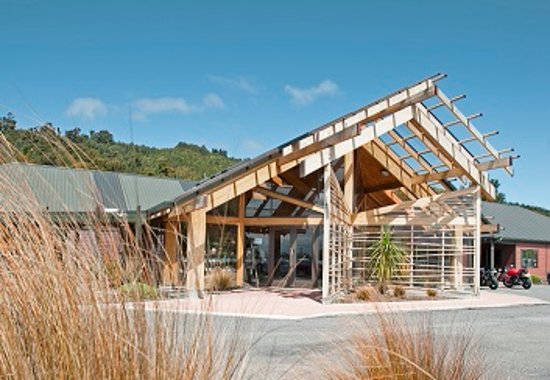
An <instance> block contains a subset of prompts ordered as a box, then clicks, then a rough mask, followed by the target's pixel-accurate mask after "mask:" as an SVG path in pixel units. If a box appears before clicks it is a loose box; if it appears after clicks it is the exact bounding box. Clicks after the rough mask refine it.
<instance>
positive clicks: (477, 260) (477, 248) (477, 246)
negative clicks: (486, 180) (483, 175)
mask: <svg viewBox="0 0 550 380" xmlns="http://www.w3.org/2000/svg"><path fill="white" fill-rule="evenodd" d="M475 197H476V198H475V202H476V204H475V207H476V229H475V235H474V238H475V241H474V293H475V295H479V291H480V286H481V283H480V278H479V272H480V271H481V188H480V187H479V186H478V187H477V190H476V192H475Z"/></svg>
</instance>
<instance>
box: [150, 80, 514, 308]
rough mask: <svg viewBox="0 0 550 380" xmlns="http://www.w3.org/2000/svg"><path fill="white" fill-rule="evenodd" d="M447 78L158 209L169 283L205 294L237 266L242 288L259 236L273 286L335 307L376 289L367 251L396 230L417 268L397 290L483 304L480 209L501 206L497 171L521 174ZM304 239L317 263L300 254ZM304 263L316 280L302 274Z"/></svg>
mask: <svg viewBox="0 0 550 380" xmlns="http://www.w3.org/2000/svg"><path fill="white" fill-rule="evenodd" d="M444 77H445V75H441V74H438V75H435V76H432V77H429V78H426V79H424V80H422V81H420V82H418V83H415V84H413V85H411V86H408V87H405V88H403V89H400V90H398V91H396V92H394V93H392V94H390V95H388V96H386V97H383V98H381V99H379V100H377V101H375V102H373V103H371V104H368V105H366V106H364V107H361V108H360V109H357V110H354V111H352V112H350V113H348V114H346V115H343V116H341V117H339V118H337V119H335V120H333V121H331V122H329V123H327V124H325V125H323V126H321V127H319V128H316V129H314V130H312V131H310V132H308V133H305V134H303V135H301V136H299V137H297V138H296V139H293V140H292V141H289V142H287V143H285V144H282V145H280V146H279V147H277V148H275V149H272V150H270V151H268V152H266V153H264V154H262V155H260V156H258V157H256V158H254V159H252V160H249V161H245V162H242V163H240V164H238V165H236V166H235V167H233V168H230V169H228V170H226V171H223V172H221V173H219V174H217V175H214V176H212V177H211V178H208V179H206V180H204V181H201V182H199V183H197V184H196V185H195V186H193V187H192V188H190V189H188V190H187V191H185V192H183V193H182V194H181V195H179V196H178V197H176V198H174V199H172V200H170V201H166V202H163V203H161V204H159V205H157V206H155V207H153V208H151V209H149V210H148V220H149V221H150V223H152V224H155V225H157V226H159V227H162V228H163V230H164V236H163V245H164V252H165V261H164V270H163V276H162V283H163V284H165V285H176V286H177V285H180V284H185V286H186V287H187V289H188V290H189V291H190V292H199V293H200V292H201V291H202V290H203V289H204V286H205V274H207V273H208V271H209V270H210V269H211V268H212V267H213V266H215V265H218V263H220V262H221V263H231V264H230V265H234V269H235V280H236V283H237V284H238V285H242V284H243V282H244V281H245V279H246V276H245V274H246V267H247V262H250V259H247V257H245V256H247V252H255V248H254V244H250V243H249V240H247V236H248V237H252V236H253V237H254V238H255V239H254V241H256V239H258V241H261V242H262V243H261V244H262V246H264V247H266V249H267V252H266V253H265V255H263V257H265V261H266V263H265V268H266V269H265V271H266V276H265V278H266V279H267V280H266V283H267V284H269V283H270V280H271V279H273V278H274V277H275V276H277V275H283V278H284V279H285V283H286V285H288V286H294V284H295V283H296V280H297V277H299V276H301V275H302V277H303V273H306V275H307V276H311V278H310V281H311V283H312V284H319V283H320V284H321V287H322V290H323V298H324V299H325V300H327V301H330V299H331V297H332V296H334V295H335V294H337V293H339V292H341V291H346V290H349V289H350V288H352V287H353V286H354V284H357V283H360V282H363V281H367V280H369V276H370V273H369V269H368V268H369V263H370V256H369V253H368V250H367V247H368V246H369V244H370V243H372V242H373V241H375V240H377V239H378V238H379V236H380V233H381V231H382V230H383V229H386V228H387V229H389V230H391V233H392V235H393V238H394V240H396V241H397V243H398V244H400V245H401V246H402V247H403V248H404V250H405V251H406V252H407V257H408V259H407V262H406V263H404V264H403V267H402V268H401V269H402V270H401V276H400V278H399V279H396V280H395V281H397V282H400V283H403V284H404V285H407V286H422V287H427V286H430V287H438V288H441V289H455V290H470V291H473V292H474V293H477V292H478V290H479V276H478V273H479V268H480V249H481V230H482V227H481V224H482V222H481V198H482V197H483V198H485V199H486V200H494V196H495V189H494V187H493V185H492V184H491V183H490V181H489V177H488V175H487V171H489V170H493V169H498V168H501V169H503V170H505V171H507V172H508V173H510V174H512V161H513V159H514V158H515V157H513V156H511V155H510V153H511V152H512V151H513V150H510V149H506V150H500V151H499V150H496V149H495V148H494V147H493V146H492V145H491V143H490V142H489V141H488V139H489V137H490V136H492V135H494V134H496V132H488V133H481V132H479V131H478V130H477V129H476V128H475V127H474V125H473V120H474V119H475V118H477V117H479V116H480V114H474V115H471V116H465V115H464V114H462V113H461V112H460V111H459V110H458V108H457V106H456V102H457V101H458V100H460V99H462V98H464V97H463V96H456V97H452V98H449V97H447V96H446V95H445V94H444V93H443V92H442V90H441V89H440V88H439V87H438V86H437V85H436V83H437V82H439V81H440V80H441V79H443V78H444ZM282 236H284V237H287V247H288V249H287V251H288V252H284V249H281V247H282V244H281V242H282ZM300 238H302V240H303V239H306V240H307V241H308V243H307V245H306V246H309V247H310V249H309V250H308V252H300V250H299V249H298V241H299V240H300ZM265 242H267V243H265ZM303 246H304V244H302V247H303ZM247 248H249V249H247ZM251 255H252V256H253V259H252V261H254V259H257V260H260V261H262V259H261V258H255V257H254V254H251ZM182 257H183V258H184V259H183V260H182V259H181V258H182ZM304 262H306V263H307V265H308V266H310V271H309V272H307V271H305V270H304V271H302V270H300V268H302V269H303V267H304V265H303V263H304ZM233 263H234V264H233ZM281 265H282V267H283V268H284V270H283V271H282V272H283V273H280V272H281Z"/></svg>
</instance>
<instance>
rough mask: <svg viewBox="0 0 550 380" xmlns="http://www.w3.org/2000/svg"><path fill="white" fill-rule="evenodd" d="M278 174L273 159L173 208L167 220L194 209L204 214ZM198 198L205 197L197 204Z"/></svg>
mask: <svg viewBox="0 0 550 380" xmlns="http://www.w3.org/2000/svg"><path fill="white" fill-rule="evenodd" d="M279 174H280V171H279V168H278V165H277V162H276V159H273V160H271V161H269V162H267V163H265V164H263V165H261V166H259V167H256V168H252V169H250V170H248V171H247V172H245V173H243V174H242V175H240V176H239V177H237V178H235V179H232V180H230V181H227V182H226V183H223V184H221V185H219V186H216V187H215V188H213V189H211V190H209V191H208V192H206V193H204V194H200V195H197V197H195V198H193V199H191V200H190V201H188V202H186V203H184V204H182V205H179V206H177V207H174V208H173V209H172V210H171V211H170V213H169V214H168V218H169V219H172V218H177V217H178V216H179V215H181V214H186V213H189V212H191V211H193V210H196V209H199V208H200V209H204V211H205V212H208V211H210V210H212V209H213V208H216V207H218V206H220V205H221V204H223V203H225V202H228V201H230V200H232V199H234V198H236V197H238V196H239V195H241V194H244V193H245V192H247V191H249V190H252V189H253V188H255V187H257V186H260V185H262V184H264V183H265V182H267V181H269V180H270V179H272V178H273V177H275V176H277V175H279ZM199 197H201V198H202V197H205V201H204V202H198V201H197V200H198V199H199Z"/></svg>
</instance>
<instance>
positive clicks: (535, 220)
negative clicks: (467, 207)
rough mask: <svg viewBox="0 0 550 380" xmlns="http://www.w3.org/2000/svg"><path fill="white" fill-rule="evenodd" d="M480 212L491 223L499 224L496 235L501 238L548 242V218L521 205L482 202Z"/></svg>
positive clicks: (549, 228) (549, 226) (549, 232)
mask: <svg viewBox="0 0 550 380" xmlns="http://www.w3.org/2000/svg"><path fill="white" fill-rule="evenodd" d="M482 214H483V217H484V218H488V221H489V222H490V223H491V224H498V225H500V227H501V228H500V231H499V233H498V234H496V236H497V237H500V238H502V239H503V240H512V241H530V242H544V243H548V242H550V218H549V217H547V216H544V215H541V214H538V213H536V212H533V211H530V210H527V209H526V208H523V207H521V206H512V205H507V204H502V203H493V202H483V205H482Z"/></svg>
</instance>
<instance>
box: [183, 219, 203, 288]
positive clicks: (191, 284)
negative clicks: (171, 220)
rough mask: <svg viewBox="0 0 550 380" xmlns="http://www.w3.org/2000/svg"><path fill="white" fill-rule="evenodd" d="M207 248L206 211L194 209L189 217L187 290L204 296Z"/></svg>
mask: <svg viewBox="0 0 550 380" xmlns="http://www.w3.org/2000/svg"><path fill="white" fill-rule="evenodd" d="M205 250H206V212H205V211H203V210H197V211H192V212H190V213H189V217H188V219H187V291H188V292H189V295H190V296H195V297H196V296H197V295H198V296H199V297H202V292H203V291H204V256H205Z"/></svg>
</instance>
